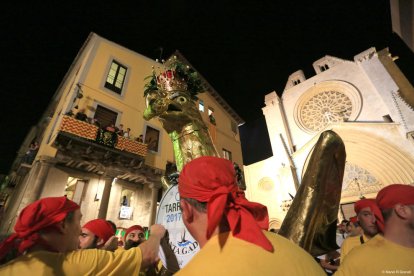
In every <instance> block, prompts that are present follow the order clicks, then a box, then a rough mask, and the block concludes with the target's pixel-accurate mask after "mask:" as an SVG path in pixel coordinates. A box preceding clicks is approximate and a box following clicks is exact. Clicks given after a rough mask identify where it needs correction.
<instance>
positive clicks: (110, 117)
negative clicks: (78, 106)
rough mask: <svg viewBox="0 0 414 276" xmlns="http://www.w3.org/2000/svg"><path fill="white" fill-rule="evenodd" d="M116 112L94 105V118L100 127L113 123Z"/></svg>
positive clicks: (116, 115)
mask: <svg viewBox="0 0 414 276" xmlns="http://www.w3.org/2000/svg"><path fill="white" fill-rule="evenodd" d="M117 117H118V113H117V112H115V111H112V110H110V109H108V108H106V107H103V106H101V105H98V106H97V107H96V111H95V116H94V118H95V119H97V120H98V122H99V124H100V125H101V127H102V128H105V127H107V126H109V125H110V124H115V123H116V119H117Z"/></svg>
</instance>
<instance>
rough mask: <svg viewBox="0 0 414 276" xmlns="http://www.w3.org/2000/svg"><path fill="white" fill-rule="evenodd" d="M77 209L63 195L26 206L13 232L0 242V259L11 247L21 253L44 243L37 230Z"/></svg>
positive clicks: (56, 221) (53, 224)
mask: <svg viewBox="0 0 414 276" xmlns="http://www.w3.org/2000/svg"><path fill="white" fill-rule="evenodd" d="M77 209H79V205H78V204H76V203H75V202H73V201H71V200H69V199H67V198H66V197H64V196H62V197H47V198H43V199H40V200H38V201H35V202H33V203H32V204H30V205H28V206H26V207H25V208H24V209H23V210H22V211H21V212H20V215H19V218H18V219H17V222H16V225H15V226H14V231H15V233H14V234H12V235H11V236H10V237H8V238H7V239H6V240H5V241H4V242H3V243H1V244H0V259H2V258H3V257H4V256H5V255H6V254H7V253H8V252H10V250H12V249H13V248H17V249H18V250H19V253H23V252H24V251H26V250H27V249H29V248H31V247H32V246H34V245H36V244H44V241H43V240H42V239H41V237H40V236H39V234H38V233H37V232H38V231H39V230H44V229H51V228H53V226H55V225H56V224H57V223H58V222H61V221H62V220H64V219H65V218H66V216H67V214H68V213H69V212H73V211H75V210H77ZM44 245H45V244H44ZM45 246H47V245H45Z"/></svg>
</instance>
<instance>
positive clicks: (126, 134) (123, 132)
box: [68, 108, 143, 143]
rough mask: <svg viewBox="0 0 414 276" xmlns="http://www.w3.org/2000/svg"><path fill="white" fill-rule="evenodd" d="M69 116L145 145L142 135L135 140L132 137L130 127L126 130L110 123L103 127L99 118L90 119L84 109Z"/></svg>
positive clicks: (121, 125)
mask: <svg viewBox="0 0 414 276" xmlns="http://www.w3.org/2000/svg"><path fill="white" fill-rule="evenodd" d="M68 115H72V116H73V117H74V118H75V119H77V120H80V121H83V122H87V123H89V124H93V125H95V126H97V127H99V128H101V129H103V130H105V131H110V132H113V133H116V134H117V135H119V136H122V137H125V138H128V139H133V140H135V141H137V142H140V143H143V139H142V134H141V135H139V136H138V137H135V138H134V137H132V135H131V128H129V127H127V128H124V125H123V124H119V125H118V126H116V125H115V124H114V123H110V124H108V125H102V124H101V122H99V120H98V119H97V118H90V117H88V116H87V115H86V110H85V109H84V108H82V109H80V110H79V111H78V112H77V113H76V114H72V113H70V114H68Z"/></svg>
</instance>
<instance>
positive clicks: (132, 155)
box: [54, 116, 147, 166]
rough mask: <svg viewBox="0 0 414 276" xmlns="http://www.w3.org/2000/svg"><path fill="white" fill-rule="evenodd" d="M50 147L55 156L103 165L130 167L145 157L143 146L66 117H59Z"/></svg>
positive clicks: (145, 150) (145, 149) (144, 147)
mask: <svg viewBox="0 0 414 276" xmlns="http://www.w3.org/2000/svg"><path fill="white" fill-rule="evenodd" d="M54 147H55V148H57V149H58V154H57V155H58V156H65V157H71V158H72V159H76V160H78V159H82V160H94V161H98V162H99V163H104V164H105V165H108V163H116V164H118V165H123V166H132V165H134V164H136V163H139V162H141V161H142V160H144V159H145V156H146V155H147V145H146V144H144V143H140V142H138V141H135V140H132V139H129V138H125V137H122V136H119V135H117V134H116V133H114V132H110V131H106V130H103V129H101V128H99V127H97V126H95V125H93V124H89V123H87V122H84V121H80V120H77V119H75V118H73V117H70V116H63V118H62V123H61V124H60V126H59V132H58V135H57V137H56V139H55V141H54ZM131 164H132V165H131Z"/></svg>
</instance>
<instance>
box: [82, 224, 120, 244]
mask: <svg viewBox="0 0 414 276" xmlns="http://www.w3.org/2000/svg"><path fill="white" fill-rule="evenodd" d="M82 228H86V229H88V230H89V231H91V232H92V233H94V234H95V236H97V237H99V238H101V239H102V240H103V243H106V242H107V241H108V240H109V238H110V237H112V236H113V235H115V230H114V228H113V227H112V225H111V224H110V223H109V222H107V221H106V220H104V219H93V220H91V221H88V222H87V223H86V224H85V225H84V226H82Z"/></svg>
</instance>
